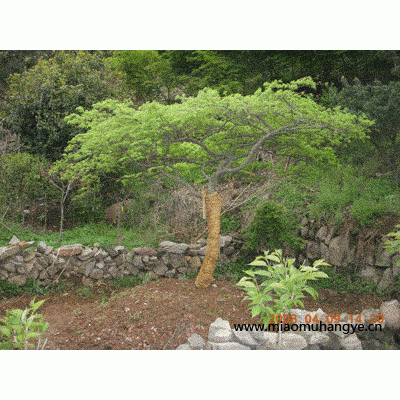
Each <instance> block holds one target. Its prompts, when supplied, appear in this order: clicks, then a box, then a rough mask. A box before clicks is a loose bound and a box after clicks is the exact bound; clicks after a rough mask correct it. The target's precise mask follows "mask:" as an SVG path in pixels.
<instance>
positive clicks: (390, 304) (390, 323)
mask: <svg viewBox="0 0 400 400" xmlns="http://www.w3.org/2000/svg"><path fill="white" fill-rule="evenodd" d="M380 313H381V314H382V315H383V319H384V321H385V325H386V327H387V328H390V329H400V303H399V301H398V300H391V301H385V302H384V303H382V304H381V307H380Z"/></svg>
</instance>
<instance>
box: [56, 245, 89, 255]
mask: <svg viewBox="0 0 400 400" xmlns="http://www.w3.org/2000/svg"><path fill="white" fill-rule="evenodd" d="M82 250H83V246H82V245H81V244H79V243H77V244H71V245H68V246H62V247H60V248H59V249H58V251H57V255H58V256H59V257H71V256H76V255H78V254H81V253H82Z"/></svg>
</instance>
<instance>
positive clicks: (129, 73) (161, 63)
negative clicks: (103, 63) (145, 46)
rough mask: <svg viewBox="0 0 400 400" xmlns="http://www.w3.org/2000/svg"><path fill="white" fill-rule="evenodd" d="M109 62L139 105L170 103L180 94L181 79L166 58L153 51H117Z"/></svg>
mask: <svg viewBox="0 0 400 400" xmlns="http://www.w3.org/2000/svg"><path fill="white" fill-rule="evenodd" d="M109 61H110V65H112V66H113V67H114V68H115V69H116V70H117V71H119V72H120V73H121V75H122V76H123V77H124V79H125V80H126V82H127V84H128V85H129V87H130V88H131V90H132V92H133V97H134V100H135V103H136V104H138V105H140V104H143V103H145V102H146V101H161V102H164V103H166V104H171V103H173V102H174V99H175V96H176V95H177V93H179V90H180V86H181V79H180V78H179V76H178V75H177V74H174V72H173V71H172V66H171V63H170V61H169V59H168V58H166V57H163V56H162V55H161V54H160V53H159V52H158V51H156V50H118V51H114V52H113V55H112V57H111V58H110V59H109Z"/></svg>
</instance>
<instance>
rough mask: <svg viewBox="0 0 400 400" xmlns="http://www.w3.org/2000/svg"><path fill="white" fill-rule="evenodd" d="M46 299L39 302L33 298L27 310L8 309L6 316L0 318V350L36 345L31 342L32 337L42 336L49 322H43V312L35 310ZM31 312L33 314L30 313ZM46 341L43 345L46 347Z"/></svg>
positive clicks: (26, 347)
mask: <svg viewBox="0 0 400 400" xmlns="http://www.w3.org/2000/svg"><path fill="white" fill-rule="evenodd" d="M44 301H45V300H40V301H38V302H37V303H35V302H34V300H32V301H31V302H30V304H29V305H30V308H27V309H25V310H20V309H13V310H7V311H6V318H2V319H0V322H1V323H2V325H0V339H3V340H2V341H0V350H11V349H25V350H26V349H28V347H34V345H33V344H32V343H30V340H31V339H39V343H38V347H37V348H39V345H40V336H41V335H42V334H43V333H44V332H45V331H46V330H47V328H48V326H49V324H48V323H47V322H43V316H42V315H41V314H35V313H34V312H35V311H36V310H37V309H38V308H39V307H40V306H41V305H42V304H43V303H44ZM30 313H31V315H29V314H30ZM45 344H46V342H45V343H44V345H43V346H42V349H43V348H44V346H45Z"/></svg>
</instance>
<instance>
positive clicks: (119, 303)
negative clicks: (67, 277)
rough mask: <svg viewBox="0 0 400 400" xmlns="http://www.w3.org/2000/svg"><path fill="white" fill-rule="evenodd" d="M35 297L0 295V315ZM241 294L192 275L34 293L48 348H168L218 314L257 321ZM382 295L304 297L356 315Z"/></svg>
mask: <svg viewBox="0 0 400 400" xmlns="http://www.w3.org/2000/svg"><path fill="white" fill-rule="evenodd" d="M87 294H88V293H87ZM89 294H90V293H89ZM33 297H34V296H31V295H28V294H24V295H22V296H20V297H15V298H10V299H3V300H0V318H2V317H4V316H5V310H8V309H13V308H21V309H25V308H27V307H29V302H30V301H31V299H33ZM243 297H244V292H243V290H242V289H240V288H238V287H237V286H235V282H233V281H228V280H222V279H217V280H216V281H215V284H214V285H213V286H211V287H210V288H208V289H196V288H195V287H194V279H187V280H179V279H160V280H157V281H150V282H147V283H145V284H142V285H138V286H135V287H133V288H121V289H118V290H113V289H112V288H110V287H109V286H106V285H101V286H97V287H94V288H92V296H91V297H87V296H85V295H84V293H82V292H80V291H79V290H77V288H76V287H69V288H68V289H67V291H66V292H65V293H57V294H52V295H46V296H36V301H38V300H41V299H46V301H45V302H44V304H43V305H42V306H41V307H40V308H39V310H38V312H39V313H41V314H42V315H43V317H44V320H45V321H47V322H49V324H50V325H49V328H48V330H47V331H46V332H45V334H44V335H43V338H46V337H47V344H46V347H45V349H47V350H55V349H61V350H72V349H73V350H92V349H93V350H103V349H104V350H130V349H138V350H142V349H147V350H160V349H167V350H170V349H175V348H176V347H177V346H179V345H180V344H183V343H185V342H186V340H187V338H188V337H189V336H190V335H192V334H193V333H198V334H199V335H201V336H202V337H203V338H204V339H205V340H206V339H207V335H208V329H209V326H210V324H211V323H212V322H214V321H215V320H216V319H217V318H218V317H221V318H223V319H227V320H229V322H230V323H231V326H232V325H233V324H234V323H259V322H261V321H260V320H259V319H258V318H251V314H250V312H249V310H248V302H247V301H242V299H243ZM385 300H388V298H382V297H378V296H371V295H356V294H349V293H348V294H338V293H336V292H334V291H332V290H328V289H323V290H320V292H319V299H318V300H317V301H314V300H313V299H312V298H311V297H307V298H306V299H305V301H304V305H305V307H304V308H305V309H306V310H310V311H315V310H317V309H318V308H322V310H323V311H325V312H326V313H328V314H340V313H342V312H347V313H349V314H357V313H359V312H360V311H362V310H363V309H365V308H371V307H374V308H379V307H380V305H381V303H382V302H383V301H385Z"/></svg>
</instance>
